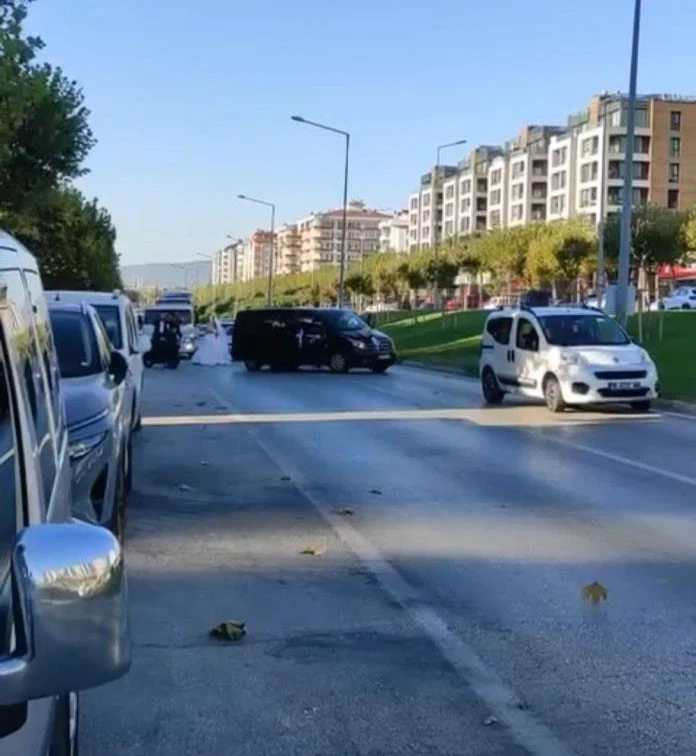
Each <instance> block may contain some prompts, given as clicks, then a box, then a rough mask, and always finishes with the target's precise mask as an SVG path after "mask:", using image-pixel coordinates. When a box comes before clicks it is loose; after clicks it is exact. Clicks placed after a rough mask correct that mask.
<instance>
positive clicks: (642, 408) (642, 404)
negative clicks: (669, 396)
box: [631, 399, 652, 412]
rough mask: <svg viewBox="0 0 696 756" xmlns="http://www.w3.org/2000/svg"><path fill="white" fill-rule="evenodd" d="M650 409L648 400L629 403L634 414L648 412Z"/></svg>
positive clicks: (650, 405)
mask: <svg viewBox="0 0 696 756" xmlns="http://www.w3.org/2000/svg"><path fill="white" fill-rule="evenodd" d="M650 407H652V402H651V401H650V399H641V400H639V401H637V402H631V409H632V410H635V411H636V412H649V411H650Z"/></svg>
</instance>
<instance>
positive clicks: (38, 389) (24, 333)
mask: <svg viewBox="0 0 696 756" xmlns="http://www.w3.org/2000/svg"><path fill="white" fill-rule="evenodd" d="M0 278H1V279H2V280H3V281H4V282H5V284H6V285H7V290H8V297H9V298H10V299H11V300H13V301H14V302H15V303H16V310H15V318H14V322H13V324H12V325H13V331H12V332H11V333H8V335H7V336H8V350H9V353H10V355H11V359H12V360H13V361H15V363H16V365H17V368H18V373H19V375H20V376H21V378H22V380H21V381H20V386H19V390H20V391H21V392H22V393H23V394H24V398H25V400H26V402H27V405H28V407H29V410H30V414H29V420H30V422H31V425H32V431H33V440H34V442H35V447H34V450H33V453H34V454H35V455H36V456H37V457H39V460H40V466H41V477H42V480H43V492H44V497H45V498H44V507H45V508H47V507H48V504H49V502H50V500H51V494H52V492H53V486H54V483H55V479H56V469H57V462H56V449H55V436H54V432H53V430H52V414H51V413H52V410H51V395H50V392H49V388H48V383H47V379H46V378H45V377H44V370H43V368H42V362H43V360H42V357H41V350H40V347H39V343H38V336H37V333H36V332H35V329H34V327H33V325H32V323H33V320H34V317H35V314H34V308H33V306H32V304H31V301H30V299H29V293H28V290H27V287H26V286H25V282H24V279H23V278H22V275H21V274H20V272H19V271H18V270H7V269H6V270H1V271H0ZM37 309H38V308H37ZM37 314H38V313H37Z"/></svg>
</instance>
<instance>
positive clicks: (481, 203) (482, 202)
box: [476, 197, 488, 213]
mask: <svg viewBox="0 0 696 756" xmlns="http://www.w3.org/2000/svg"><path fill="white" fill-rule="evenodd" d="M487 206H488V200H487V199H486V197H477V198H476V212H477V213H485V212H486V208H487Z"/></svg>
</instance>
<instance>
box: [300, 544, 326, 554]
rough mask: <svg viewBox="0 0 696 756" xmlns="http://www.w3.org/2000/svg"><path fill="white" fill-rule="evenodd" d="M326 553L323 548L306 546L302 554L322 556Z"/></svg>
mask: <svg viewBox="0 0 696 756" xmlns="http://www.w3.org/2000/svg"><path fill="white" fill-rule="evenodd" d="M323 553H324V549H323V547H321V546H305V547H304V549H302V551H300V554H303V555H304V556H321V555H322V554H323Z"/></svg>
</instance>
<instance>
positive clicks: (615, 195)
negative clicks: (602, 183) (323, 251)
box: [607, 186, 622, 205]
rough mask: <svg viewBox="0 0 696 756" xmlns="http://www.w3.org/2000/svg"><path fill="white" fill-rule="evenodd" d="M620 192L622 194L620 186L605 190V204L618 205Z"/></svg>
mask: <svg viewBox="0 0 696 756" xmlns="http://www.w3.org/2000/svg"><path fill="white" fill-rule="evenodd" d="M621 192H622V188H621V187H620V186H610V187H609V188H608V189H607V204H609V205H620V204H621Z"/></svg>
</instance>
